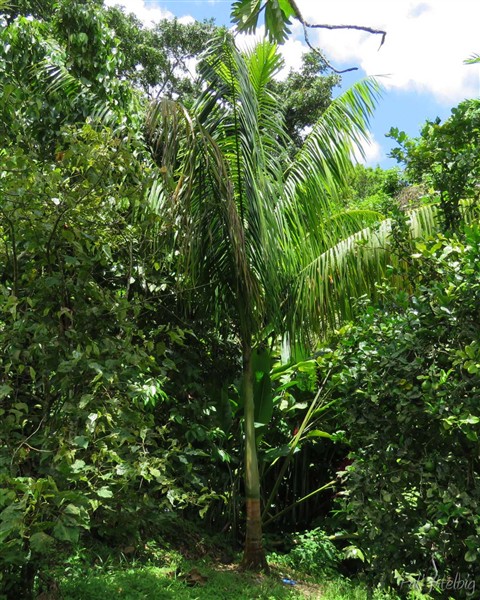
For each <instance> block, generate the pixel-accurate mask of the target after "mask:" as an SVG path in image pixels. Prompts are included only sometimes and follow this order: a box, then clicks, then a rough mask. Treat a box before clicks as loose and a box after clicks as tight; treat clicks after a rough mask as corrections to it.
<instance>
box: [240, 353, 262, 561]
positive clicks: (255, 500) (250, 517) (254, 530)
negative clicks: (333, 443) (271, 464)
mask: <svg viewBox="0 0 480 600" xmlns="http://www.w3.org/2000/svg"><path fill="white" fill-rule="evenodd" d="M253 377H254V373H253V368H252V345H251V343H244V344H243V394H244V398H243V401H244V411H245V413H244V417H245V501H246V512H247V527H246V537H245V549H244V554H243V560H242V564H241V567H242V568H243V569H248V570H254V571H262V570H263V571H268V565H267V561H266V558H265V551H264V549H263V539H262V517H261V510H260V477H259V473H258V459H257V443H256V438H255V403H254V398H253Z"/></svg>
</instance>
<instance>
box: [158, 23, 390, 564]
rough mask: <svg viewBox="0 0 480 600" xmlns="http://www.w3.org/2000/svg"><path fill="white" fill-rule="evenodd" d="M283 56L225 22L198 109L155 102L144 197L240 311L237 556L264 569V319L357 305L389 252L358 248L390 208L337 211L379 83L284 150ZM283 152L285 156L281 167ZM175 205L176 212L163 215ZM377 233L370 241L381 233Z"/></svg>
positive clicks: (207, 290)
mask: <svg viewBox="0 0 480 600" xmlns="http://www.w3.org/2000/svg"><path fill="white" fill-rule="evenodd" d="M280 64H281V59H280V56H279V54H278V53H277V49H276V46H275V45H273V44H271V43H269V42H266V41H265V42H262V43H260V44H258V45H257V46H255V47H254V48H253V49H252V50H251V51H249V52H246V53H244V54H242V53H240V52H239V51H238V50H237V49H236V47H235V44H234V41H233V39H232V38H231V37H230V36H229V34H222V35H221V36H219V37H217V38H216V39H215V40H213V42H212V44H211V47H210V48H209V49H208V50H207V52H206V53H205V56H204V57H203V60H202V62H201V65H200V69H201V73H202V76H203V80H204V85H205V88H204V92H203V93H202V95H201V97H200V98H199V100H198V102H197V103H196V104H195V106H194V107H193V109H192V111H191V113H190V114H187V112H186V111H185V110H184V109H183V108H182V107H180V106H179V105H178V104H175V103H173V102H170V101H165V100H163V101H160V102H158V103H157V104H156V105H155V106H154V107H153V108H152V112H151V114H150V118H149V129H150V132H151V134H150V135H151V141H152V145H153V146H154V154H155V156H156V159H157V162H158V163H159V164H160V172H161V178H160V179H159V180H158V181H157V182H156V184H155V185H154V187H153V188H152V192H151V194H150V199H151V201H152V203H155V204H156V205H157V209H158V210H159V211H161V214H163V215H164V217H165V222H166V223H169V224H170V225H172V224H173V227H172V232H173V233H172V240H173V242H174V245H175V249H176V251H177V252H176V254H177V256H178V259H179V260H178V265H177V269H178V276H179V280H181V282H182V285H183V286H184V289H190V290H193V291H192V293H191V301H192V302H201V303H202V306H203V308H204V309H206V310H207V311H208V312H209V313H210V314H213V315H215V317H216V319H217V321H218V322H225V321H228V322H230V323H232V327H233V329H234V331H233V332H232V333H234V334H235V336H236V337H237V339H238V341H239V350H240V349H241V353H242V358H243V376H242V377H243V382H242V393H243V402H244V432H245V493H246V515H247V522H246V542H245V551H244V558H243V563H242V564H243V567H245V568H252V569H264V568H267V565H266V561H265V554H264V551H263V546H262V524H261V510H260V480H259V472H258V462H257V449H256V436H255V422H254V409H255V406H254V394H253V384H254V373H253V367H252V352H253V350H254V348H255V347H256V345H258V344H259V343H260V342H262V339H263V338H264V337H265V333H264V332H265V330H266V328H267V326H268V331H269V332H271V331H273V332H275V333H276V334H277V335H283V334H285V333H287V332H288V333H289V334H290V336H291V339H298V338H299V337H302V338H304V339H305V338H308V337H309V336H312V335H315V334H318V333H320V332H321V331H322V330H323V331H324V330H325V327H328V326H329V325H331V324H332V323H335V322H336V321H338V320H339V319H340V318H341V317H342V315H348V314H349V312H350V297H351V295H352V294H358V293H360V292H361V291H362V292H363V291H364V290H365V289H367V288H368V287H369V284H370V282H371V281H372V280H373V279H375V278H376V277H378V276H379V273H380V272H381V271H382V267H383V264H384V261H383V260H382V258H381V256H382V252H381V251H380V250H378V249H374V250H372V248H370V251H367V250H366V248H364V247H363V249H362V251H361V254H359V253H358V251H357V250H358V248H357V246H358V245H356V241H357V240H359V239H363V238H368V237H369V236H370V238H371V237H372V236H374V237H375V239H376V240H377V242H378V243H382V244H383V241H382V242H381V241H380V240H381V239H382V240H384V238H385V237H386V236H387V234H388V227H387V226H385V225H383V228H382V227H380V228H377V229H376V230H374V229H372V228H371V226H372V224H374V223H381V222H382V220H383V217H382V216H381V215H379V214H378V213H373V212H369V211H350V212H348V211H344V210H339V208H338V207H339V203H338V201H337V199H338V192H339V189H340V188H341V186H342V184H343V183H344V182H345V180H346V176H347V175H348V173H349V171H350V169H351V168H352V160H351V157H352V146H355V145H357V146H359V145H360V144H361V142H362V140H363V139H364V138H365V137H366V133H367V125H368V118H369V116H370V115H371V114H372V111H373V109H374V106H375V102H376V98H377V97H378V94H379V87H378V85H377V84H376V82H375V81H373V80H367V81H365V82H363V83H361V84H357V85H356V86H355V87H353V88H352V89H351V90H349V91H348V92H347V93H346V94H345V95H344V96H343V97H341V98H340V99H338V100H336V101H335V102H334V103H333V104H332V105H331V106H330V107H329V109H328V110H327V112H326V113H325V114H324V115H323V117H322V118H321V120H320V121H319V122H318V123H317V124H316V126H315V127H314V128H313V131H312V132H311V133H310V135H309V136H308V138H307V140H306V142H305V145H304V147H303V149H302V150H301V151H300V152H299V154H298V156H297V157H296V158H295V160H294V161H293V162H290V163H287V161H288V160H289V159H288V158H287V153H286V151H285V148H286V144H285V141H286V140H285V130H284V126H283V119H282V115H281V110H280V109H279V103H280V99H279V98H276V97H275V96H274V94H273V93H272V91H271V88H270V86H269V83H270V82H271V80H272V77H273V76H274V74H275V73H276V71H277V70H278V68H279V67H280ZM286 165H287V168H285V167H286ZM167 215H168V217H167ZM377 242H376V243H377Z"/></svg>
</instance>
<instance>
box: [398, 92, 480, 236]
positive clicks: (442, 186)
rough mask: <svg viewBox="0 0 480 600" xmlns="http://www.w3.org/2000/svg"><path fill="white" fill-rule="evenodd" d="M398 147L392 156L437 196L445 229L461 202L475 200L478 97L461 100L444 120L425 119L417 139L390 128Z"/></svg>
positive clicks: (454, 221) (479, 161) (452, 224)
mask: <svg viewBox="0 0 480 600" xmlns="http://www.w3.org/2000/svg"><path fill="white" fill-rule="evenodd" d="M389 135H390V137H392V138H393V139H395V140H396V141H397V142H398V144H399V146H400V147H399V148H396V149H394V150H393V151H392V156H393V157H395V158H396V159H397V160H398V161H400V162H402V163H404V164H405V174H406V176H407V177H408V178H409V179H410V180H411V181H412V182H414V183H423V184H425V186H426V187H427V188H430V189H432V190H433V191H434V192H435V193H436V194H438V196H439V201H440V206H441V208H442V212H443V216H444V224H445V226H446V227H447V229H451V230H454V229H455V228H456V227H457V226H458V224H459V222H460V220H461V209H462V201H463V202H465V201H467V203H468V204H469V205H470V206H472V205H473V204H475V203H476V202H477V201H478V196H479V192H478V186H479V175H478V174H479V172H480V151H479V147H480V100H478V99H471V100H465V101H463V102H461V103H460V104H459V105H458V106H457V107H455V108H453V109H452V115H451V117H449V118H448V119H447V120H446V121H445V123H443V124H442V123H441V122H440V120H438V119H437V120H436V121H434V122H430V121H428V122H427V123H426V124H425V125H424V127H423V129H422V131H421V135H420V137H419V138H414V139H411V138H409V137H408V136H407V135H406V134H405V133H404V132H401V131H398V129H395V128H392V129H391V130H390V134H389Z"/></svg>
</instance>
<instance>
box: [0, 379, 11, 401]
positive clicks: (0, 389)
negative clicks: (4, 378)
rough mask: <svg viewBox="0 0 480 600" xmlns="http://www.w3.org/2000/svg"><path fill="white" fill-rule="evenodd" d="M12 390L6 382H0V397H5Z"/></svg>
mask: <svg viewBox="0 0 480 600" xmlns="http://www.w3.org/2000/svg"><path fill="white" fill-rule="evenodd" d="M12 391H13V388H12V387H10V386H9V385H7V384H6V383H2V385H0V399H3V398H6V397H7V396H8V395H9V394H10V392H12Z"/></svg>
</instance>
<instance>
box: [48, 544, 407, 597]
mask: <svg viewBox="0 0 480 600" xmlns="http://www.w3.org/2000/svg"><path fill="white" fill-rule="evenodd" d="M165 558H166V561H165V560H163V561H162V562H164V564H163V565H162V566H156V565H154V564H140V563H137V564H136V563H135V562H133V563H131V562H130V563H127V562H124V563H123V564H119V563H118V562H116V563H113V562H112V563H110V564H96V565H90V566H87V565H85V564H83V566H82V565H81V564H80V562H82V561H77V564H73V565H72V564H70V565H69V566H68V565H67V567H66V568H64V569H62V572H57V574H56V580H57V581H58V582H59V584H60V588H61V592H62V597H63V599H64V600H110V599H114V598H115V599H117V598H119V599H123V600H147V599H148V600H149V599H152V598H154V599H155V600H223V599H225V600H230V599H234V600H256V599H259V600H295V599H297V600H298V599H318V598H321V599H322V600H368V599H372V598H373V600H397V597H396V596H392V595H389V594H388V593H385V592H375V593H374V594H373V596H372V595H371V594H370V595H369V593H368V591H367V589H366V588H365V587H364V586H362V585H360V584H358V583H357V584H355V583H352V582H350V581H348V580H346V579H342V578H340V577H335V578H333V579H330V580H329V581H326V580H324V581H321V580H319V579H318V578H317V580H312V579H311V578H309V577H308V576H303V577H302V575H301V574H300V573H293V574H292V573H287V572H285V571H284V570H283V569H282V568H281V567H280V568H279V567H277V566H275V565H274V566H273V567H272V571H271V573H270V575H268V576H267V575H255V574H253V573H241V572H239V571H238V570H236V568H235V567H234V566H230V565H220V564H217V563H214V562H209V561H208V560H196V561H185V560H183V559H181V558H180V557H179V556H177V555H173V556H172V555H168V554H167V555H163V559H165ZM73 562H74V563H75V561H73ZM165 562H166V563H169V564H165ZM284 577H293V578H294V579H295V581H296V585H286V584H284V583H283V582H282V579H283V578H284ZM194 581H195V583H194Z"/></svg>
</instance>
